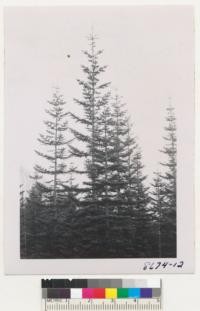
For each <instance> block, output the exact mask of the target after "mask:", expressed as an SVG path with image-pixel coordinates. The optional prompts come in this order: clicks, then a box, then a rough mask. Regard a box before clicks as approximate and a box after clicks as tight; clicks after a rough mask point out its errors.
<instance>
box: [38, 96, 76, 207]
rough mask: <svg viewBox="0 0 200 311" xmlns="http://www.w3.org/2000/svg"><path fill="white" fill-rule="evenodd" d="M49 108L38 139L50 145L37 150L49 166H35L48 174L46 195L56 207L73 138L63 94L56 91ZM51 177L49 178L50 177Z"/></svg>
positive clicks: (41, 185) (44, 183)
mask: <svg viewBox="0 0 200 311" xmlns="http://www.w3.org/2000/svg"><path fill="white" fill-rule="evenodd" d="M48 103H49V109H46V113H47V114H48V115H49V117H50V119H49V120H47V121H44V124H45V126H46V133H45V134H40V136H39V138H38V141H39V142H40V144H41V145H42V146H44V147H46V148H47V147H48V149H47V151H46V153H43V152H41V151H36V153H37V154H38V155H39V156H40V157H41V158H43V159H45V160H47V162H48V165H47V167H42V166H40V165H36V166H35V171H36V173H38V174H40V175H42V176H46V179H45V180H44V182H43V184H42V183H40V187H43V192H44V194H43V195H44V196H45V197H46V199H47V202H48V204H50V205H52V206H53V207H54V208H56V207H57V205H58V204H60V203H61V199H62V193H63V185H62V184H63V179H62V178H61V176H63V175H65V174H66V173H67V167H66V160H67V159H68V158H69V155H67V151H66V146H67V145H68V144H69V142H70V141H71V140H67V139H66V137H67V130H68V122H67V120H66V116H67V113H66V112H65V110H64V106H65V101H64V100H63V96H62V95H60V94H58V91H56V92H55V93H54V94H53V98H52V100H51V101H48ZM48 178H49V179H48Z"/></svg>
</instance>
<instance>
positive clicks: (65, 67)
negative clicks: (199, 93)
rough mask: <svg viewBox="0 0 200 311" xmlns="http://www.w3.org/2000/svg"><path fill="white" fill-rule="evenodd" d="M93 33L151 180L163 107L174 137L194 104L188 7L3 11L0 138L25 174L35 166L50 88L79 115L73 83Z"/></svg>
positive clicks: (76, 88) (159, 143) (77, 91)
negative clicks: (171, 117) (1, 129)
mask: <svg viewBox="0 0 200 311" xmlns="http://www.w3.org/2000/svg"><path fill="white" fill-rule="evenodd" d="M92 28H93V29H94V32H95V33H96V34H97V36H98V40H97V46H98V47H99V48H100V49H103V50H104V53H103V55H102V56H101V58H100V63H101V64H102V65H108V67H107V70H106V73H105V74H104V81H105V82H107V81H111V87H112V89H113V91H115V90H116V89H117V92H118V93H119V95H120V96H122V97H123V101H124V102H125V103H126V104H127V110H128V112H129V114H130V116H131V120H132V122H133V125H134V131H135V135H136V136H137V137H138V143H139V145H140V147H141V150H142V155H143V163H144V165H145V168H144V172H145V174H147V175H148V176H149V179H148V180H149V181H150V180H151V179H152V177H153V172H154V171H156V170H158V169H159V166H158V163H159V162H160V161H161V157H162V156H161V153H160V152H159V150H160V149H162V148H163V144H164V140H163V136H164V134H165V133H164V126H165V117H166V107H167V106H168V105H169V103H171V104H172V105H173V106H174V107H175V111H176V117H177V129H178V132H177V135H179V124H181V122H183V120H180V118H181V116H183V113H182V112H183V111H186V112H187V111H188V105H192V104H193V101H194V42H193V40H194V38H193V36H194V26H193V11H192V8H191V7H187V6H186V7H184V6H181V7H178V6H137V7H134V6H132V7H123V6H122V7H51V8H50V7H49V8H48V7H43V8H42V7H40V8H39V7H38V8H36V7H32V8H19V7H18V8H6V9H5V30H4V33H5V111H6V129H7V132H6V133H7V134H6V135H7V137H8V141H9V144H12V150H13V155H14V156H15V157H16V158H17V163H19V166H20V167H21V171H23V174H24V175H28V174H30V173H31V172H32V169H33V166H34V165H35V164H36V163H37V162H39V160H38V156H37V155H36V154H35V152H34V150H35V149H37V148H38V143H37V137H38V134H39V133H40V132H42V131H43V129H44V127H43V120H44V119H45V118H46V115H45V112H44V111H45V109H46V108H47V100H49V99H51V96H52V92H53V88H54V87H56V86H58V87H59V88H60V90H61V93H62V94H63V95H64V98H65V100H66V102H67V110H69V111H73V112H78V110H79V107H77V106H76V105H75V103H74V101H73V98H74V97H78V98H80V96H81V92H80V87H79V85H78V83H77V81H76V79H77V78H81V77H82V76H83V75H82V72H81V64H85V63H86V58H85V56H84V55H83V53H82V50H84V49H87V48H88V42H87V36H88V34H89V33H90V32H91V29H92ZM68 54H70V58H68V57H67V55H68ZM186 115H187V114H186ZM178 137H179V136H178Z"/></svg>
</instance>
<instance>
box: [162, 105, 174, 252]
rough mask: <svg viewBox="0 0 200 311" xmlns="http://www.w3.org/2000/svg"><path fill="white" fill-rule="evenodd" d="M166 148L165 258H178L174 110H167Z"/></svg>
mask: <svg viewBox="0 0 200 311" xmlns="http://www.w3.org/2000/svg"><path fill="white" fill-rule="evenodd" d="M166 122H167V125H166V126H165V131H166V135H165V137H164V140H165V146H164V148H163V150H162V153H163V154H164V155H165V158H166V161H165V162H162V163H161V165H162V166H163V167H164V169H165V173H164V174H162V179H163V183H164V194H165V207H164V209H163V249H164V252H163V257H176V251H177V250H176V153H177V151H176V143H177V139H176V118H175V113H174V108H173V107H172V106H171V105H170V106H169V107H168V108H167V117H166Z"/></svg>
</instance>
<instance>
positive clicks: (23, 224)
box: [5, 6, 194, 273]
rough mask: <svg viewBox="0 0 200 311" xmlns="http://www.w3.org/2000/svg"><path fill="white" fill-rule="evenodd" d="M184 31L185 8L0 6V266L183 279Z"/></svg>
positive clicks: (189, 39)
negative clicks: (162, 265) (78, 266)
mask: <svg viewBox="0 0 200 311" xmlns="http://www.w3.org/2000/svg"><path fill="white" fill-rule="evenodd" d="M193 28H194V26H193V9H192V8H191V7H189V6H182V7H173V6H143V7H140V6H138V7H134V6H132V7H125V6H124V7H123V6H122V7H114V6H113V7H111V6H109V7H103V6H102V7H53V8H50V7H37V8H36V7H35V8H34V7H31V8H26V7H18V8H6V9H5V106H6V109H5V110H6V153H5V158H6V171H5V173H6V174H5V175H6V176H5V181H6V189H5V202H6V204H5V206H6V208H5V210H6V226H8V228H7V229H6V231H7V238H6V241H7V242H6V248H8V253H9V254H11V253H12V254H15V255H13V256H9V257H12V259H9V260H8V261H9V262H10V263H9V265H8V266H9V267H11V266H12V267H13V265H12V262H11V261H12V260H13V262H14V261H16V259H17V260H18V263H17V265H18V264H19V265H20V264H22V265H26V269H28V268H27V267H28V265H29V263H31V265H32V266H34V265H35V264H36V265H38V264H39V262H40V260H41V259H42V260H44V261H43V262H45V260H48V262H49V259H51V260H52V261H51V262H53V261H54V260H60V259H63V260H64V262H65V261H66V262H69V260H70V262H73V260H74V259H76V260H81V262H87V261H86V259H87V260H95V259H97V260H109V261H107V262H109V265H112V261H114V259H117V260H120V261H121V262H126V260H128V261H127V262H129V264H130V263H132V265H134V263H135V268H133V269H132V271H133V270H134V271H135V272H136V271H138V270H137V269H138V263H144V262H150V263H153V262H154V261H155V260H157V261H158V262H159V259H165V258H168V260H169V262H168V265H174V264H175V260H179V261H181V262H183V264H180V262H179V263H178V261H177V265H179V266H180V265H182V266H183V267H180V269H178V268H177V266H176V264H175V266H174V268H175V269H174V271H176V272H177V270H178V271H179V272H182V271H186V270H188V271H189V270H191V269H192V268H191V267H192V258H193V232H192V230H193V122H194V115H193V114H194V55H193V54H194V46H193V45H194V43H193V40H194V38H193V36H194V29H193ZM188 165H189V166H190V169H189V168H188ZM7 196H8V198H7ZM187 230H188V231H189V232H188V231H187ZM184 235H185V237H184ZM8 237H9V238H8ZM9 239H12V241H13V244H12V245H14V246H13V249H11V248H12V247H11V246H10V245H9V243H11V241H10V242H8V240H9ZM7 257H8V256H7ZM14 258H15V259H14ZM187 258H188V260H186V259H187ZM149 259H151V260H150V261H149ZM110 260H111V261H110ZM173 260H174V261H173ZM19 262H22V263H19ZM155 262H156V261H155ZM86 264H87V263H86ZM88 265H89V262H88ZM14 266H15V268H12V269H11V270H12V271H19V268H16V264H15V265H14ZM141 267H142V264H141V265H140V268H141ZM187 267H188V268H187ZM184 268H185V269H184ZM26 269H25V270H26ZM8 270H9V269H8ZM22 270H23V269H22ZM25 270H24V271H25ZM86 270H87V269H86ZM34 271H38V270H37V268H36V270H34ZM48 271H50V270H48ZM59 271H60V270H59ZM62 271H63V270H62ZM64 271H65V270H64ZM72 271H73V269H72ZM87 271H88V272H89V271H90V268H89V266H88V270H87ZM104 271H105V270H104ZM159 272H160V271H159ZM167 272H168V271H167ZM170 272H173V271H171V270H170ZM22 273H23V271H22Z"/></svg>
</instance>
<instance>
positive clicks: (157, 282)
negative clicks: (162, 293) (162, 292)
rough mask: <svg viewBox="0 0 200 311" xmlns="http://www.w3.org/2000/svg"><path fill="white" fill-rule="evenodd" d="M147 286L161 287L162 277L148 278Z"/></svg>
mask: <svg viewBox="0 0 200 311" xmlns="http://www.w3.org/2000/svg"><path fill="white" fill-rule="evenodd" d="M147 287H149V288H150V287H152V288H160V287H161V280H160V279H153V278H152V279H148V280H147Z"/></svg>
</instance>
